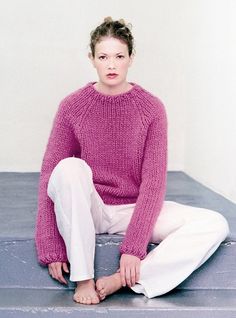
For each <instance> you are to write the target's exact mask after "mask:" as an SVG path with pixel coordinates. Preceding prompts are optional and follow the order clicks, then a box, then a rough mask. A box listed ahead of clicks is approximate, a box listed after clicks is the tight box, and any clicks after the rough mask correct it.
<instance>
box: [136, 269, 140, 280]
mask: <svg viewBox="0 0 236 318" xmlns="http://www.w3.org/2000/svg"><path fill="white" fill-rule="evenodd" d="M135 271H136V280H135V282H138V281H139V279H140V265H138V266H136V268H135Z"/></svg>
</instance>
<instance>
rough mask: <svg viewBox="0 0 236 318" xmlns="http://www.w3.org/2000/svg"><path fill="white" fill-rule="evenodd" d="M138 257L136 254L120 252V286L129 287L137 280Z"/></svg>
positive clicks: (138, 272) (138, 270)
mask: <svg viewBox="0 0 236 318" xmlns="http://www.w3.org/2000/svg"><path fill="white" fill-rule="evenodd" d="M140 262H141V261H140V259H139V258H138V257H137V256H134V255H129V254H122V255H121V258H120V275H121V282H122V286H126V284H127V285H128V286H129V287H131V286H134V285H135V283H136V282H137V281H138V280H139V276H140Z"/></svg>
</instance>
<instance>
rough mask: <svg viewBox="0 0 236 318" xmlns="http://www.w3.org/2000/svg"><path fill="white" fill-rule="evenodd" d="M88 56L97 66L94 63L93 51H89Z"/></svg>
mask: <svg viewBox="0 0 236 318" xmlns="http://www.w3.org/2000/svg"><path fill="white" fill-rule="evenodd" d="M88 58H89V59H90V61H91V63H92V64H93V66H94V67H95V65H94V58H93V55H92V53H91V52H89V53H88Z"/></svg>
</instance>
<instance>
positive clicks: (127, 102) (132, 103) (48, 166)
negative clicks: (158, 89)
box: [35, 82, 167, 264]
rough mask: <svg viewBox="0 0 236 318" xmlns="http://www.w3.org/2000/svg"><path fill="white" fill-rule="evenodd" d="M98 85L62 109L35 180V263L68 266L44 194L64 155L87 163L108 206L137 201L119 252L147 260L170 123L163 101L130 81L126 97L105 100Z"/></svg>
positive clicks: (159, 205)
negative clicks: (168, 122) (36, 258)
mask: <svg viewBox="0 0 236 318" xmlns="http://www.w3.org/2000/svg"><path fill="white" fill-rule="evenodd" d="M94 83H95V82H89V83H87V84H86V85H84V86H83V87H81V88H79V89H77V90H76V91H74V92H73V93H71V94H69V95H68V96H66V97H65V98H64V99H63V100H62V101H61V103H60V105H59V107H58V110H57V113H56V115H55V118H54V121H53V125H52V128H51V132H50V136H49V140H48V143H47V146H46V150H45V153H44V157H43V160H42V167H41V173H40V179H39V193H38V216H37V224H36V237H35V238H36V247H37V253H38V258H39V262H40V263H42V264H49V263H52V262H58V261H61V262H65V261H68V259H67V254H66V248H65V244H64V241H63V239H62V237H61V236H60V234H59V232H58V228H57V225H56V219H55V213H54V205H53V202H52V201H51V199H50V198H49V197H48V195H47V184H48V180H49V177H50V174H51V172H52V170H53V168H54V167H55V166H56V165H57V163H58V162H59V161H60V160H62V159H64V158H67V157H73V156H74V157H78V158H81V159H83V160H85V161H86V162H87V164H88V165H89V166H90V167H91V169H92V172H93V182H94V186H95V188H96V190H97V191H98V193H99V195H100V196H101V198H102V199H103V202H104V203H105V204H109V205H119V204H128V203H135V202H136V204H135V207H134V212H133V215H132V218H131V220H130V223H129V225H128V228H127V231H126V234H125V235H124V237H123V240H122V243H121V244H120V253H121V254H123V253H125V254H131V255H135V256H137V257H139V258H140V259H144V258H145V256H146V254H147V245H148V243H149V241H150V238H151V234H152V231H153V227H154V225H155V222H156V220H157V217H158V214H159V212H160V210H161V208H162V205H163V201H164V198H165V192H166V177H167V117H166V111H165V107H164V105H163V103H162V102H161V101H160V99H159V98H158V97H156V96H154V95H153V94H152V93H150V92H148V91H147V90H145V89H144V88H142V87H141V86H140V85H138V84H136V83H133V82H131V83H130V84H132V88H131V89H130V90H129V91H126V92H124V93H120V94H116V95H106V94H103V93H101V92H99V91H97V90H96V89H95V87H94V86H93V84H94Z"/></svg>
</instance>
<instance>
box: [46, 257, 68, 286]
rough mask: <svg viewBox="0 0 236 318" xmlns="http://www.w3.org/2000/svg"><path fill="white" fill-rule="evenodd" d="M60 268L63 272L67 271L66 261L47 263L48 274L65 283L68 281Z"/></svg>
mask: <svg viewBox="0 0 236 318" xmlns="http://www.w3.org/2000/svg"><path fill="white" fill-rule="evenodd" d="M62 269H63V271H64V272H66V273H69V269H68V266H67V263H62V262H54V263H51V264H48V271H49V275H51V276H52V277H53V278H54V279H56V280H58V281H59V282H60V283H62V284H66V285H67V284H68V283H67V281H66V280H65V278H64V276H63V275H62Z"/></svg>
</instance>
